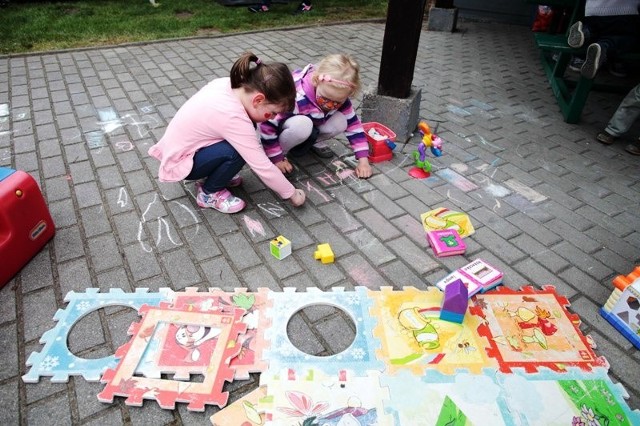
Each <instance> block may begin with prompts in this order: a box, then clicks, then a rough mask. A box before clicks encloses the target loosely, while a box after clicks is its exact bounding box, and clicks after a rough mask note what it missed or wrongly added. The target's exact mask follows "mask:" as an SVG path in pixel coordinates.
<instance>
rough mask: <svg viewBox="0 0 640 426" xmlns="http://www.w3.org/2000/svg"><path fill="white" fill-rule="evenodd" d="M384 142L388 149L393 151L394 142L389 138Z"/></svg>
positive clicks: (394, 147)
mask: <svg viewBox="0 0 640 426" xmlns="http://www.w3.org/2000/svg"><path fill="white" fill-rule="evenodd" d="M385 142H386V143H387V146H388V147H389V149H390V150H391V151H393V150H394V149H396V144H395V143H393V141H392V140H391V139H387V140H386V141H385Z"/></svg>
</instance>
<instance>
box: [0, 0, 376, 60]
mask: <svg viewBox="0 0 640 426" xmlns="http://www.w3.org/2000/svg"><path fill="white" fill-rule="evenodd" d="M156 3H157V4H159V6H158V7H153V6H152V5H151V3H150V2H149V1H146V0H127V1H124V0H87V1H52V2H26V1H24V0H23V1H22V2H20V1H19V0H18V1H15V0H14V1H11V2H10V3H9V5H8V6H6V7H4V8H1V9H0V16H1V18H0V54H11V53H28V52H38V51H47V50H57V49H69V48H78V47H91V46H103V45H111V44H120V43H127V42H137V41H150V40H160V39H167V38H176V37H190V36H198V35H207V34H212V33H223V34H228V33H234V32H242V31H250V30H264V29H269V28H279V27H287V26H297V25H319V24H322V23H329V22H340V21H346V20H353V19H371V18H384V17H385V16H386V11H387V0H349V1H346V0H322V1H321V2H318V4H316V5H314V9H313V11H312V12H309V13H305V14H302V15H293V14H292V12H293V11H294V10H295V8H296V7H297V5H298V3H297V2H291V3H288V4H280V3H274V4H273V6H272V7H271V10H270V11H269V13H263V14H254V13H250V12H249V11H248V10H247V8H246V7H244V6H233V7H229V6H222V5H220V4H219V3H217V2H216V1H214V0H156Z"/></svg>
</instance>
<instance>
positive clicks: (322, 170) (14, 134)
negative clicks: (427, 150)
mask: <svg viewBox="0 0 640 426" xmlns="http://www.w3.org/2000/svg"><path fill="white" fill-rule="evenodd" d="M459 29H460V31H459V32H458V33H455V34H446V33H428V32H424V33H423V34H422V38H421V44H420V49H419V52H418V58H417V63H416V71H415V79H414V84H415V85H416V86H417V87H420V88H421V89H422V103H421V117H422V118H424V119H426V120H427V121H428V122H429V123H431V124H432V125H436V124H437V132H438V133H439V135H440V136H441V137H442V138H443V139H444V141H445V145H444V150H445V155H444V156H443V157H440V158H438V159H436V160H434V161H433V164H434V166H435V169H436V170H437V171H436V176H438V179H430V180H427V181H417V180H412V179H411V178H409V176H408V175H407V169H408V165H409V164H410V160H409V153H410V152H411V151H412V150H413V149H414V148H415V143H416V141H415V140H414V141H411V143H409V144H408V145H402V144H400V146H399V147H398V150H397V151H396V155H395V158H394V160H393V161H391V162H386V163H380V164H378V165H376V167H375V169H376V174H375V176H374V177H372V178H371V179H369V180H368V181H356V180H352V179H348V178H347V179H340V178H338V177H337V175H336V174H335V173H333V171H332V169H331V167H330V165H329V163H328V162H324V163H319V162H318V161H316V159H315V158H307V159H303V160H301V161H300V162H298V164H297V166H298V170H297V171H296V173H295V175H294V177H293V179H294V180H295V181H297V184H298V186H299V187H302V188H305V190H306V191H307V192H308V202H307V204H306V205H305V207H304V208H302V209H293V208H291V207H289V206H288V204H286V203H284V204H283V203H281V202H280V201H279V200H278V198H277V197H276V196H274V194H273V193H271V192H270V191H268V190H266V189H265V187H264V186H263V185H262V183H261V182H260V181H259V180H257V179H256V178H255V176H253V175H252V173H251V172H250V171H248V170H244V171H243V176H244V177H245V182H246V183H245V185H244V187H243V189H242V190H241V191H240V194H241V195H242V196H243V197H244V198H245V199H247V200H248V201H249V204H248V207H247V209H246V210H245V211H244V212H242V213H240V214H236V215H233V216H226V215H222V214H219V213H217V212H215V211H211V210H207V211H205V210H201V209H199V208H197V206H196V204H195V202H194V200H193V197H192V187H191V186H186V187H183V186H181V185H180V184H160V183H158V181H157V180H156V178H155V176H156V173H157V163H156V162H155V160H150V159H149V157H148V156H147V154H146V151H147V149H148V147H149V146H150V145H152V144H153V143H154V142H155V141H157V140H158V138H160V137H161V135H162V134H163V131H164V128H165V126H166V124H167V123H168V121H169V120H170V119H171V117H172V116H173V115H174V113H175V112H176V110H177V109H178V108H179V107H180V106H181V105H182V104H183V103H184V101H185V100H186V99H187V98H188V97H189V96H191V95H192V94H193V93H195V92H196V91H197V90H198V89H199V88H200V87H202V86H203V85H204V84H205V83H206V82H207V81H209V80H211V79H212V78H215V77H220V76H226V75H228V70H229V69H230V67H231V64H232V63H233V61H234V60H235V59H236V58H237V56H238V55H239V54H240V53H241V52H243V51H244V50H246V49H252V50H253V51H254V52H256V53H258V54H259V55H260V56H261V57H262V58H263V59H264V60H269V61H274V60H277V61H283V62H286V63H288V64H291V66H302V65H305V64H307V63H309V62H313V61H315V60H317V59H319V58H320V57H322V56H324V55H325V54H327V53H332V52H341V51H346V52H349V53H352V54H353V55H354V56H355V57H356V59H357V60H358V61H359V62H360V64H361V66H362V70H363V75H362V78H363V83H364V85H365V86H367V87H368V88H373V87H375V86H376V84H377V75H378V66H379V58H380V53H381V44H382V37H383V31H384V26H383V25H381V24H379V23H353V24H349V25H343V26H332V27H314V28H311V29H307V30H302V29H294V30H290V31H273V32H267V33H253V34H242V35H234V36H228V37H220V38H203V39H185V40H174V41H165V42H159V43H150V44H146V45H133V46H122V47H107V48H101V49H90V50H77V51H66V52H58V53H43V54H36V55H29V56H15V57H3V58H0V104H7V105H8V107H9V115H8V116H3V117H0V165H1V166H7V167H12V168H16V169H21V170H25V171H27V172H29V173H31V174H32V175H33V176H35V177H36V179H37V180H38V181H39V183H40V185H41V187H42V189H43V192H44V194H45V196H46V198H47V200H48V203H49V206H50V210H51V212H52V215H53V217H54V220H55V222H56V225H57V234H56V237H55V239H54V240H53V242H51V243H50V244H48V245H47V246H46V247H45V249H44V250H43V251H42V252H41V253H39V254H38V255H37V256H36V257H35V258H34V259H33V261H32V262H30V263H29V264H28V266H27V267H25V268H24V269H23V270H22V272H21V273H20V274H18V275H17V276H16V278H15V279H14V280H12V282H10V283H9V284H8V285H7V286H5V287H4V288H3V289H2V290H0V298H1V300H2V302H3V303H2V304H0V342H1V344H2V346H3V363H2V364H1V366H0V401H1V402H2V405H3V407H4V408H3V410H1V411H0V423H1V424H31V425H37V424H100V425H105V424H154V425H156V424H189V425H192V424H208V417H209V415H210V414H212V413H213V412H214V411H215V410H216V409H215V408H209V409H208V410H207V412H206V413H205V414H204V415H203V414H198V413H190V412H188V411H187V410H186V409H185V407H184V405H179V406H178V408H177V409H175V410H173V411H165V410H161V409H160V408H159V407H158V405H157V404H156V403H153V402H149V403H146V404H145V405H144V407H142V408H134V407H127V406H125V405H124V404H123V402H122V400H118V401H117V402H116V403H114V404H111V405H108V404H102V403H100V402H98V400H97V399H96V394H97V393H98V392H99V391H100V390H101V388H102V385H100V384H98V383H88V382H86V381H85V380H83V379H82V378H80V379H74V378H72V379H71V380H69V382H68V383H62V384H60V383H57V384H56V383H51V382H50V381H49V379H42V380H41V381H40V383H38V384H29V385H27V384H24V383H23V382H22V380H21V379H20V377H21V375H22V374H24V373H25V372H26V367H25V361H26V358H27V357H28V355H29V354H30V353H31V352H33V351H39V350H40V348H41V345H40V344H39V343H38V340H39V338H40V336H41V335H42V333H43V332H45V331H46V330H48V329H50V328H51V327H52V326H53V324H54V323H53V321H52V317H53V314H54V313H55V311H56V309H58V308H60V307H64V303H63V298H64V295H65V294H66V293H67V292H68V291H70V290H74V291H80V292H82V291H84V290H85V289H86V288H88V287H99V288H101V289H108V288H112V287H116V288H122V289H124V290H126V291H131V290H133V289H134V288H140V287H148V288H151V289H158V288H160V287H171V288H173V289H176V290H179V289H182V288H184V287H186V286H198V287H201V288H205V287H214V286H215V287H222V288H223V289H226V290H231V289H233V288H234V287H246V288H249V289H250V290H255V289H257V288H258V287H268V288H271V289H274V290H279V289H281V288H283V287H297V288H305V287H309V286H315V287H319V288H321V289H329V288H331V287H346V288H348V289H349V288H352V287H353V286H355V285H366V286H369V287H372V288H377V287H378V286H380V285H393V286H394V287H396V288H401V287H402V286H404V285H414V286H416V287H418V288H425V286H427V285H430V284H433V283H434V282H435V281H436V280H438V279H439V278H441V277H442V276H443V275H444V274H445V273H446V272H447V271H449V270H451V269H453V268H455V267H459V266H461V265H462V264H464V263H466V259H471V258H475V257H482V258H485V259H486V260H488V261H489V262H490V263H493V264H495V265H496V266H497V267H498V268H500V269H502V270H503V271H504V272H505V284H506V285H507V286H509V287H513V288H517V287H519V286H520V285H523V284H533V285H536V286H540V285H544V284H553V285H555V286H557V288H558V291H559V292H560V293H562V294H564V295H566V296H567V297H568V298H569V299H570V301H571V303H572V306H571V309H572V310H573V311H574V312H576V313H578V314H579V315H580V317H581V318H582V320H583V324H582V330H583V331H584V332H585V333H588V334H591V335H592V336H593V338H594V339H595V341H596V343H597V344H598V349H597V351H598V352H599V353H600V354H602V355H605V356H606V357H607V358H608V360H609V362H610V363H611V371H610V373H611V375H612V376H613V377H614V379H616V380H621V381H622V382H623V383H624V385H625V386H626V388H627V390H628V391H629V393H630V394H631V399H630V405H631V407H632V408H640V368H638V364H639V361H640V353H639V352H638V351H637V350H635V349H634V348H633V347H632V346H631V344H630V343H629V342H628V341H627V340H625V339H624V338H623V337H622V336H621V335H620V334H619V333H618V332H617V331H615V330H614V329H613V328H612V327H611V326H609V324H608V323H607V322H606V321H604V319H602V318H601V317H600V316H599V315H598V313H597V310H598V308H599V307H600V306H601V305H603V303H604V302H605V301H606V299H607V298H608V296H609V294H610V293H611V290H612V286H611V279H612V278H613V277H614V276H616V275H617V274H627V273H629V272H630V271H631V270H632V269H633V267H634V265H635V264H638V263H639V262H640V232H639V230H640V211H639V209H638V204H639V201H640V183H639V177H640V171H639V170H640V169H639V168H638V166H639V165H640V159H638V158H633V157H631V156H629V155H627V154H626V153H625V152H624V151H623V149H622V147H623V144H622V143H619V144H616V145H613V146H610V147H605V146H602V145H600V144H599V143H597V142H595V141H594V138H593V136H594V134H595V133H596V132H597V130H599V129H601V128H602V127H603V126H604V124H605V123H606V121H607V119H608V118H609V116H610V115H611V113H612V112H613V110H614V109H615V107H616V106H617V104H618V102H619V101H620V100H621V98H622V96H621V95H614V94H600V93H593V94H592V95H591V97H590V99H589V102H588V105H587V107H586V109H585V112H584V117H583V120H582V122H581V124H580V125H568V124H565V123H564V122H563V121H562V119H561V115H560V113H559V109H558V107H557V105H556V103H555V101H554V98H553V96H552V94H551V91H550V89H549V87H548V85H547V83H546V81H545V78H544V75H543V72H542V69H541V67H540V65H539V61H538V56H537V51H536V50H535V47H534V46H533V42H532V37H531V34H530V33H529V31H528V29H527V28H524V27H513V26H506V25H495V24H481V23H470V22H461V23H460V24H459ZM283 46H286V47H283ZM359 99H360V98H356V104H357V103H358V101H359ZM639 127H640V126H639V125H638V124H636V126H635V127H634V128H633V129H632V131H631V132H630V136H629V137H628V141H631V138H632V136H631V135H635V136H637V135H638V134H639V133H640V132H639V130H640V129H639ZM332 148H333V149H334V151H335V152H336V153H337V154H339V155H342V154H347V153H348V150H347V148H346V146H345V140H344V139H338V140H336V141H334V142H332ZM436 206H446V207H450V208H452V209H456V210H461V211H465V212H467V213H468V214H469V215H470V216H471V217H472V220H473V222H474V224H475V226H476V229H477V232H476V234H475V235H474V236H473V237H472V238H470V239H468V240H467V241H468V242H469V250H468V252H467V254H466V255H465V257H464V258H463V257H455V258H444V259H437V258H433V257H432V256H431V255H430V251H429V250H427V249H426V242H425V239H424V236H423V235H422V230H421V226H420V224H419V215H420V213H422V212H424V211H427V210H429V209H430V208H432V207H436ZM279 234H283V235H285V236H287V237H288V238H289V239H291V240H292V241H293V244H294V247H295V250H294V254H293V255H292V256H291V257H290V258H288V259H287V260H286V261H282V262H280V261H277V260H275V259H274V258H273V257H271V255H270V254H269V252H268V241H269V240H270V239H271V238H272V237H274V236H277V235H279ZM320 242H329V243H330V244H331V245H332V247H333V249H334V251H335V254H336V257H337V259H336V262H335V263H334V264H332V265H324V266H320V265H319V264H318V262H316V261H315V260H314V259H313V251H314V249H315V245H316V244H318V243H320ZM136 318H137V316H136V314H135V312H134V311H133V310H131V309H127V308H108V309H101V310H100V311H97V312H94V313H92V314H90V315H88V316H87V317H85V318H84V319H83V320H81V321H80V322H79V323H78V324H77V326H76V327H75V328H74V329H73V331H72V333H71V335H70V348H71V350H72V351H73V352H74V353H76V354H79V355H81V356H84V357H88V358H97V357H102V356H105V355H108V354H112V353H113V352H114V350H115V349H116V348H117V347H118V346H119V345H121V344H122V343H124V342H125V341H126V339H127V336H126V330H127V327H128V325H129V324H130V323H131V322H133V321H135V320H136ZM290 331H291V337H292V339H293V340H294V341H296V342H297V343H298V344H299V345H300V346H301V347H302V348H304V349H305V350H307V351H309V352H311V353H313V354H326V353H331V352H332V351H339V350H340V349H341V348H342V347H343V346H344V345H345V342H347V344H348V334H349V333H350V332H352V331H350V328H349V326H348V320H347V319H345V318H344V317H343V316H341V315H340V312H336V311H335V310H333V309H329V308H327V307H315V308H310V309H307V310H305V312H304V314H302V315H299V316H296V317H295V318H294V320H293V321H292V322H291V324H290ZM256 384H257V377H256V376H254V377H252V380H251V381H250V382H248V383H238V382H234V383H232V384H230V385H229V386H227V388H228V389H229V390H231V392H232V395H235V396H238V395H240V394H242V393H244V392H246V391H248V390H249V389H251V388H253V387H255V386H256Z"/></svg>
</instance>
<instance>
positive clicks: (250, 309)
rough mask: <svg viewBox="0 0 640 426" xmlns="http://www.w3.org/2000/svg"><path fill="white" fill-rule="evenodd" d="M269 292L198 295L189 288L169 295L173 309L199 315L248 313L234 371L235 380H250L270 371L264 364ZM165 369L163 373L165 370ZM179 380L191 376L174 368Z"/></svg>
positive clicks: (214, 290) (217, 291)
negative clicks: (257, 374) (226, 312)
mask: <svg viewBox="0 0 640 426" xmlns="http://www.w3.org/2000/svg"><path fill="white" fill-rule="evenodd" d="M268 293H269V290H268V289H266V288H260V289H258V291H257V292H252V293H250V292H248V291H247V289H244V288H237V289H235V290H234V291H233V292H225V291H223V290H221V289H218V288H210V289H209V290H208V291H207V292H199V291H198V289H197V288H194V287H187V288H186V289H185V290H184V291H183V292H175V293H173V294H172V295H170V299H171V309H187V310H197V311H200V312H224V311H228V310H229V309H234V308H241V309H244V310H245V312H246V313H245V315H244V316H243V318H242V322H243V323H245V324H246V325H247V331H246V333H244V334H242V335H241V336H239V338H238V343H239V344H240V345H241V350H240V353H239V354H238V356H236V357H235V358H233V359H232V360H231V367H233V369H234V371H235V378H236V379H241V380H247V379H249V377H250V376H249V374H250V373H260V372H262V371H265V370H266V369H267V366H268V364H267V362H266V361H265V360H264V350H265V348H266V347H268V345H269V342H268V341H267V340H266V338H265V331H266V330H267V329H268V328H269V327H270V326H271V321H270V319H269V318H268V317H267V315H266V310H267V309H269V308H270V307H271V301H270V300H269V297H268ZM166 367H167V366H165V365H163V366H162V368H163V371H164V370H166ZM172 371H173V372H174V373H175V374H177V375H178V376H176V378H183V377H184V376H185V375H188V374H189V372H187V371H185V372H183V371H181V370H180V369H176V368H174V369H173V370H172Z"/></svg>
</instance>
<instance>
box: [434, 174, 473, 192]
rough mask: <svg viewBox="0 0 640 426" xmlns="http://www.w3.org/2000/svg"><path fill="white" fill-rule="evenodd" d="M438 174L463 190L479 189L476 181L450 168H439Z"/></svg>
mask: <svg viewBox="0 0 640 426" xmlns="http://www.w3.org/2000/svg"><path fill="white" fill-rule="evenodd" d="M436 174H437V175H438V176H439V177H440V178H442V179H444V180H446V181H447V182H449V183H451V184H452V185H453V186H455V187H456V188H458V189H460V190H461V191H463V192H469V191H473V190H475V189H478V186H477V185H476V184H475V183H473V182H471V181H470V180H469V179H467V178H465V177H464V176H462V175H460V174H458V173H456V172H454V171H453V170H451V169H449V168H445V169H441V170H438V171H437V172H436Z"/></svg>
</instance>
